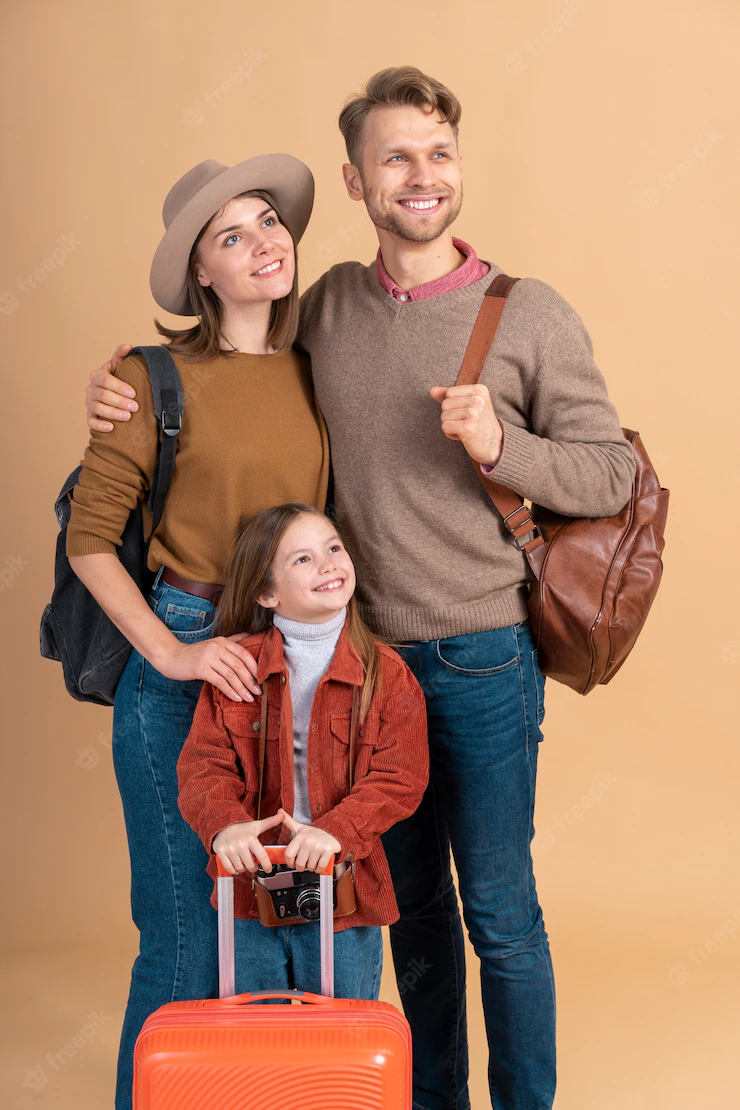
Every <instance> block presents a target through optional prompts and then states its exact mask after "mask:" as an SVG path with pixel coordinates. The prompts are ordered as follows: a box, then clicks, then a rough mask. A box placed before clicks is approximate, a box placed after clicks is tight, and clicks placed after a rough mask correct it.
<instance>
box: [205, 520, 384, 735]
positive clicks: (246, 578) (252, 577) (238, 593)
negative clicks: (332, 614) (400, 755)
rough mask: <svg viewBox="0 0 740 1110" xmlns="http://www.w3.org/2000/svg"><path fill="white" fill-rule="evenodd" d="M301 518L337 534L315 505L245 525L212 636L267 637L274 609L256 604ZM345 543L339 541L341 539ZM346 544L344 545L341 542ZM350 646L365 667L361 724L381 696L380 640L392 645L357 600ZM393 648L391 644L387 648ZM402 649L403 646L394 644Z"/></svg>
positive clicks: (350, 611) (351, 606)
mask: <svg viewBox="0 0 740 1110" xmlns="http://www.w3.org/2000/svg"><path fill="white" fill-rule="evenodd" d="M302 513H311V514H312V515H313V516H318V517H320V518H321V519H322V520H325V521H326V522H327V523H328V524H331V526H332V528H334V530H335V531H336V532H337V535H339V531H338V529H337V527H336V522H335V521H333V520H330V519H329V517H327V516H326V515H325V514H324V513H322V512H320V511H319V510H318V509H316V508H314V506H313V505H304V504H301V503H300V502H297V501H289V502H287V503H286V504H284V505H276V506H274V507H273V508H271V509H265V511H264V512H261V513H259V514H258V515H257V516H254V517H251V518H250V519H249V520H246V521H244V522H243V523H242V525H241V527H240V528H239V532H238V533H237V536H236V539H235V541H234V543H233V545H232V548H231V552H230V555H229V559H228V562H227V564H226V581H225V584H224V589H223V593H222V594H221V597H220V599H219V602H218V607H217V610H216V616H215V618H214V627H213V635H214V636H232V635H234V633H236V632H247V633H249V634H253V633H255V632H265V631H267V629H268V628H269V627H270V625H271V624H272V616H273V614H272V610H271V609H266V608H265V607H264V606H263V605H260V603H259V601H258V600H257V598H258V597H261V596H262V594H264V593H270V592H271V590H272V588H273V582H272V564H273V562H274V560H275V554H276V552H277V549H278V545H279V543H280V540H281V539H282V538H283V535H284V533H285V531H286V529H287V528H288V526H289V525H290V524H292V523H293V521H294V520H296V518H297V517H299V516H300V515H301V514H302ZM340 539H341V536H340ZM342 542H344V541H342ZM347 619H348V629H347V637H348V641H349V646H350V648H351V650H352V651H353V652H354V654H355V655H356V656H357V658H358V659H359V660H360V662H361V663H362V665H363V668H364V670H365V681H364V683H363V687H362V696H361V699H360V722H362V721H364V719H365V717H366V715H367V711H368V709H369V707H370V703H371V701H372V698H373V694H374V693H375V692H376V691H377V692H378V697H381V696H382V689H381V675H380V659H379V655H378V648H377V643H376V641H378V640H379V641H380V642H381V643H389V641H386V640H384V639H383V638H382V637H380V636H373V633H372V632H371V631H370V629H369V628H368V627H367V625H366V624H365V622H364V621H363V620H362V618H361V617H360V615H359V613H358V612H357V604H356V602H355V598H354V595H353V596H352V597H351V598H350V599H349V601H348V602H347ZM389 646H391V645H390V643H389ZM393 646H396V647H399V646H400V645H398V644H396V645H393Z"/></svg>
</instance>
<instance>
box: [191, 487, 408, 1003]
mask: <svg viewBox="0 0 740 1110" xmlns="http://www.w3.org/2000/svg"><path fill="white" fill-rule="evenodd" d="M354 589H355V572H354V567H353V565H352V560H351V559H350V556H349V554H348V552H347V550H346V548H345V547H344V544H343V543H342V540H341V539H340V537H339V536H338V534H337V530H336V526H335V524H334V523H333V522H332V521H331V520H329V519H328V518H327V517H326V516H324V514H323V513H321V512H319V511H318V510H316V509H314V508H312V507H311V506H309V505H305V504H299V503H298V504H297V503H290V504H285V505H279V506H277V507H275V508H272V509H268V510H267V511H265V512H263V513H260V514H259V515H257V516H255V517H254V518H252V519H251V520H249V521H248V522H247V523H246V524H245V525H244V526H243V527H242V529H241V530H240V532H239V535H238V538H237V541H236V544H235V547H234V550H233V554H232V556H231V558H230V561H229V564H228V567H227V572H226V586H225V588H224V592H223V594H222V596H221V600H220V602H219V607H218V612H217V615H216V626H217V629H218V631H219V632H220V633H221V634H222V635H225V636H230V635H233V634H234V633H238V632H246V633H248V638H247V639H246V640H243V641H242V645H243V646H244V647H245V648H248V649H249V651H250V652H251V653H252V655H253V656H254V657H255V658H256V659H257V660H258V670H257V679H258V681H259V683H260V685H261V688H262V695H261V698H260V702H259V703H257V702H255V703H242V704H241V705H237V704H234V703H233V702H232V701H230V700H229V699H228V698H227V697H225V696H224V694H223V693H222V692H221V691H220V690H219V689H218V687H216V686H214V685H212V684H211V683H208V682H206V683H204V684H203V689H202V691H201V694H200V698H199V700H198V705H197V707H196V710H195V716H194V718H193V724H192V727H191V729H190V733H189V734H188V738H187V740H186V741H185V744H184V746H183V749H182V752H181V754H180V758H179V759H178V762H177V773H178V780H179V784H180V795H179V806H180V811H181V812H182V815H183V817H185V819H186V820H187V821H188V822H189V823H190V825H192V827H193V829H194V830H195V831H196V832H197V834H198V836H199V837H200V838H201V840H202V841H203V844H204V845H205V847H206V849H207V850H208V851H209V852H210V853H211V857H210V860H209V863H208V873H209V874H210V875H211V877H212V878H215V876H216V856H218V857H219V858H220V860H221V862H222V863H223V865H224V867H225V868H226V869H227V871H229V872H230V873H231V874H232V875H235V876H236V880H235V884H234V886H235V889H234V909H235V915H236V920H235V923H234V925H235V951H236V968H235V971H236V989H237V992H239V993H241V992H243V991H247V990H249V991H256V990H273V989H275V990H278V989H285V990H292V989H298V990H306V991H313V992H314V993H319V991H320V967H319V953H320V948H319V936H318V929H319V923H318V921H310V922H305V923H296V924H292V925H279V926H275V927H269V926H268V927H266V926H264V925H262V923H261V922H260V921H259V920H257V917H258V913H257V908H256V904H255V899H254V895H253V892H252V886H251V875H253V874H254V873H255V872H256V871H257V868H258V866H259V865H260V864H261V865H262V867H263V868H264V870H265V871H267V872H269V871H270V870H271V865H270V862H269V859H268V856H267V853H266V852H265V849H264V847H263V845H264V844H275V843H277V844H287V848H286V853H285V859H286V863H288V864H289V865H291V866H292V867H293V868H294V869H297V870H298V871H303V870H306V869H307V870H309V871H321V870H323V869H324V868H325V867H326V866H327V865H328V863H329V859H330V857H331V856H332V854H336V858H337V862H340V861H346V862H348V863H350V864H353V865H355V897H356V902H357V908H356V909H355V910H354V912H352V913H349V914H347V915H346V916H335V918H334V931H335V934H336V936H335V994H336V996H337V997H338V998H366V999H376V998H377V997H378V991H379V987H380V973H381V966H382V934H381V929H380V926H381V925H390V924H391V923H392V922H394V921H396V920H398V916H399V914H398V907H397V905H396V899H395V896H394V894H393V888H392V885H391V878H390V874H389V871H388V864H387V862H386V858H385V852H384V850H383V846H382V844H381V842H380V840H379V837H380V835H381V833H384V832H385V831H386V830H387V829H388V828H390V826H391V825H394V824H395V823H396V822H397V821H400V820H402V819H404V818H406V817H408V816H410V815H411V814H412V813H413V812H414V811H415V810H416V808H417V806H418V805H419V802H420V801H421V798H422V794H423V792H424V788H425V786H426V784H427V780H428V777H429V756H428V749H427V735H426V708H425V704H424V696H423V694H422V691H421V688H420V686H419V684H418V682H417V681H416V679H415V678H414V676H413V674H412V673H411V671H410V669H409V668H408V666H407V665H406V663H404V661H403V660H402V659H401V657H400V655H398V654H396V652H395V651H393V650H392V649H391V647H390V646H388V645H387V644H385V643H382V642H379V641H377V640H375V639H373V636H372V634H371V633H370V631H369V629H368V628H367V626H366V625H365V624H364V623H363V622H362V620H361V619H360V617H359V615H358V613H357V610H356V608H355V601H354V597H353V594H354ZM353 691H357V695H356V705H357V711H358V721H359V726H360V730H359V734H358V736H357V746H356V753H357V757H356V762H355V767H354V780H353V786H352V789H351V790H350V791H349V792H348V786H349V772H350V766H349V743H348V741H349V733H350V721H351V716H352V709H351V707H352V702H353ZM265 696H267V699H268V705H267V718H266V742H265V745H264V747H265V763H264V772H263V778H262V789H261V791H260V773H259V751H260V727H261V717H264V715H263V714H261V708H262V707H261V704H260V703H261V700H262V698H264V697H265ZM258 807H259V808H260V811H261V813H264V814H265V815H266V816H265V817H264V818H261V819H259V820H258V819H257V810H258ZM245 872H246V873H247V874H245ZM211 904H212V905H213V906H216V905H217V896H216V890H215V888H214V890H213V892H212V895H211Z"/></svg>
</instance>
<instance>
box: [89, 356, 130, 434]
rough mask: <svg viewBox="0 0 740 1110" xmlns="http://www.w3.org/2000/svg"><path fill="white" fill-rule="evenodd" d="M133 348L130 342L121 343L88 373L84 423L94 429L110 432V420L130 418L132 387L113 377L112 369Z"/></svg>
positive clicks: (119, 363) (118, 364) (111, 426)
mask: <svg viewBox="0 0 740 1110" xmlns="http://www.w3.org/2000/svg"><path fill="white" fill-rule="evenodd" d="M131 350H133V348H132V346H131V344H130V343H122V344H121V345H120V346H119V347H116V349H115V351H114V352H113V354H112V355H111V357H110V358H109V359H108V361H107V362H104V363H103V365H102V366H101V367H99V368H98V369H97V370H93V372H92V374H91V375H90V384H89V385H88V387H87V401H86V404H87V424H88V427H89V428H92V429H93V430H94V431H96V432H112V431H113V425H112V424H110V423H108V421H111V420H130V419H131V413H132V412H136V410H137V409H138V407H139V404H138V402H137V401H134V400H133V398H134V397H135V396H136V390H135V389H134V388H133V386H130V385H129V384H128V383H127V382H124V381H121V379H120V378H114V377H113V371H114V370H116V369H117V368H118V367H119V366H120V365H121V363H122V362H123V360H124V359H125V357H126V355H127V354H128V353H129V351H131Z"/></svg>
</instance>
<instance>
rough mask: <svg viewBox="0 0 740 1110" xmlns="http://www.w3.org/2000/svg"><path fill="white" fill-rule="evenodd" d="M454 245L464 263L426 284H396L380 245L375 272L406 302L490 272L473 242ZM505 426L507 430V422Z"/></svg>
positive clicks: (388, 289)
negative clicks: (411, 287) (388, 269)
mask: <svg viewBox="0 0 740 1110" xmlns="http://www.w3.org/2000/svg"><path fill="white" fill-rule="evenodd" d="M452 245H453V246H454V247H457V249H458V250H459V251H460V254H464V255H465V256H466V257H465V261H464V262H463V264H462V266H458V268H457V269H456V270H453V271H452V273H451V274H445V275H444V277H441V278H435V280H434V281H425V282H424V284H423V285H415V286H414V288H413V289H401V287H400V286H398V285H396V283H395V281H394V280H393V278H392V277H391V276H390V274H389V273H388V271H387V270H386V268H385V265H384V263H383V256H382V254H381V253H380V248H378V253H377V255H376V257H375V272H376V273H377V275H378V281H379V282H380V284H381V285H382V286H383V288H384V289H385V291H386V293H388V294H390V296H391V297H394V298H395V300H397V301H404V302H406V301H423V300H425V299H426V298H427V297H438V296H439V295H440V293H451V292H452V290H453V289H463V288H464V287H465V286H466V285H472V284H473V282H474V281H480V279H481V278H483V277H485V276H486V274H487V273H488V272H489V270H490V269H491V267H490V266H489V265H488V263H487V262H481V260H480V259H479V258H478V255H477V254H476V253H475V251H474V250H473V248H472V247H471V246H470V244H469V243H465V242H464V241H463V240H462V239H456V238H455V236H454V235H453V236H452ZM501 430H502V433H503V425H502V428H501ZM502 453H503V442H502ZM499 457H500V456H499ZM480 468H481V470H482V471H483V473H484V474H486V475H488V474H492V473H493V471H494V470H495V469H496V467H495V466H489V465H488V463H481V464H480Z"/></svg>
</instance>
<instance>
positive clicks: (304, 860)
mask: <svg viewBox="0 0 740 1110" xmlns="http://www.w3.org/2000/svg"><path fill="white" fill-rule="evenodd" d="M278 816H279V817H280V818H281V819H282V822H283V824H284V825H285V826H286V827H287V828H288V829H290V831H291V832H292V833H293V839H292V840H291V842H290V844H287V845H286V847H285V862H286V863H287V864H290V866H291V867H294V868H295V869H296V871H323V870H324V869H325V868H326V867H328V866H329V860H330V859H331V857H332V856H335V855H337V854H338V853H339V852H341V850H342V845H341V844H340V843H339V841H338V840H337V838H336V837H335V836H332V835H331V833H328V832H326V831H325V830H324V829H316V828H314V826H313V825H300V824H299V823H298V822H297V821H294V820H293V818H292V817H291V816H290V814H289V813H286V811H285V810H284V809H279V810H278Z"/></svg>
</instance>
